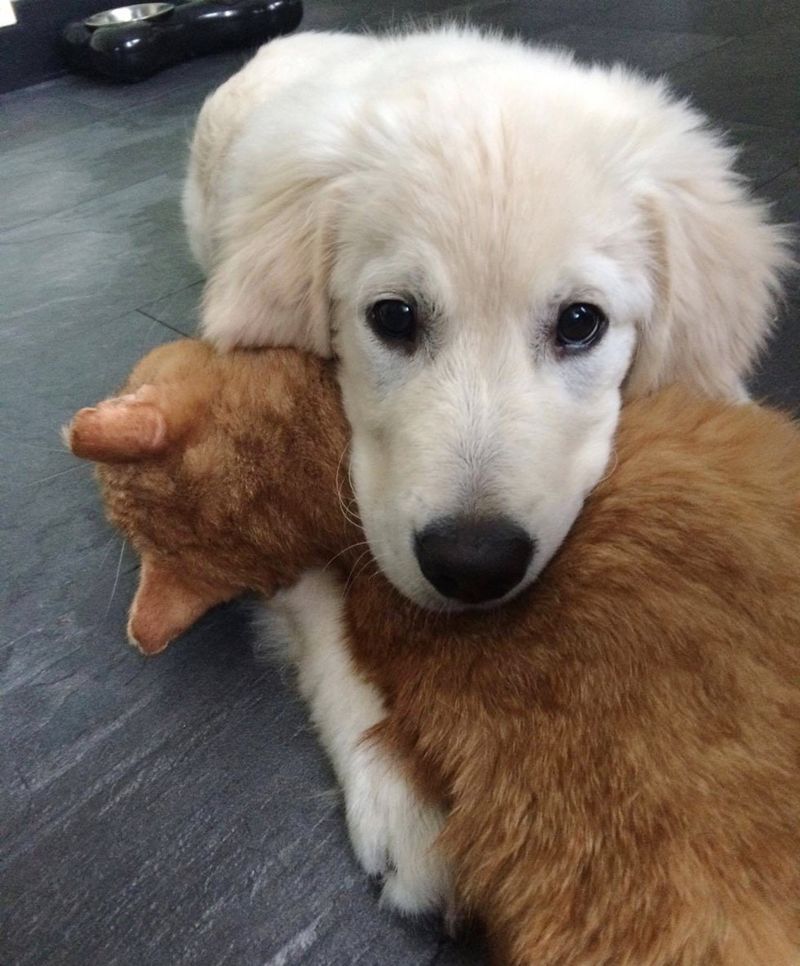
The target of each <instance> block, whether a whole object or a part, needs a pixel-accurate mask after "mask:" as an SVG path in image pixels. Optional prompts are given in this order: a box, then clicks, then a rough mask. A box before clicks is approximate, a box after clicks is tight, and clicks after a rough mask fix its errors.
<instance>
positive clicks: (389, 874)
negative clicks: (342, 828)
mask: <svg viewBox="0 0 800 966" xmlns="http://www.w3.org/2000/svg"><path fill="white" fill-rule="evenodd" d="M273 606H274V607H275V608H276V609H277V610H278V612H279V613H282V615H283V616H284V618H285V619H286V620H287V622H288V624H289V630H290V633H291V645H290V650H289V657H290V659H291V661H292V662H293V663H294V664H295V666H296V667H297V672H298V686H299V688H300V692H301V694H302V695H303V697H304V698H305V700H306V702H307V703H308V705H309V708H310V710H311V719H312V721H313V723H314V725H315V727H316V729H317V731H318V733H319V736H320V740H321V742H322V745H323V747H324V748H325V751H326V752H327V754H328V757H329V758H330V760H331V764H332V765H333V769H334V771H335V773H336V778H337V780H338V781H339V784H340V785H341V787H342V791H343V793H344V797H345V809H346V815H347V826H348V829H349V831H350V840H351V842H352V844H353V849H354V851H355V853H356V855H357V857H358V860H359V862H360V863H361V865H362V866H363V867H364V869H365V870H366V871H367V872H368V873H369V874H370V875H376V876H380V877H381V878H382V880H383V892H382V897H383V900H384V901H385V902H387V903H388V904H389V905H391V906H393V907H394V908H396V909H398V910H399V911H401V912H405V913H421V912H429V911H433V910H438V909H446V908H447V907H448V906H449V905H452V903H451V899H450V896H451V892H452V879H451V875H450V870H449V868H448V867H447V866H446V865H445V863H444V862H443V861H442V859H441V858H440V856H439V854H438V853H437V851H436V849H435V843H436V839H437V838H438V835H439V832H440V831H441V828H442V825H443V824H444V816H443V815H442V813H441V812H440V811H439V810H438V809H436V808H433V807H431V806H427V805H425V804H423V803H421V802H420V801H419V800H418V799H417V796H416V794H415V792H414V790H413V788H412V787H411V785H410V784H409V782H408V781H407V779H406V778H405V777H404V775H403V774H402V772H401V771H400V770H399V769H398V768H397V767H396V766H395V764H394V763H393V762H392V761H389V760H387V759H386V757H385V756H384V755H383V754H382V752H381V751H380V750H379V749H378V748H377V747H376V746H375V745H374V744H371V743H370V742H369V741H367V740H365V738H364V735H365V733H366V732H367V731H368V730H369V729H370V728H372V727H373V726H374V725H376V724H377V723H378V722H379V721H381V719H382V718H383V717H384V716H385V710H384V705H383V701H382V699H381V696H380V693H379V692H378V691H377V690H376V689H375V688H374V687H373V686H372V685H371V684H369V683H368V682H367V681H365V680H364V679H363V678H362V677H360V676H359V675H358V673H357V672H356V671H355V669H354V667H353V664H352V660H351V658H350V655H349V653H348V650H347V642H346V638H345V632H344V630H343V616H342V592H341V588H340V587H339V586H338V584H337V582H336V581H335V580H334V578H333V577H332V576H331V575H330V574H326V573H322V572H312V573H309V574H307V575H306V576H305V577H303V579H302V580H300V582H299V583H298V584H296V585H295V586H294V587H293V588H292V589H291V590H288V591H285V592H284V593H282V594H281V595H279V597H278V598H276V600H275V601H274V604H273Z"/></svg>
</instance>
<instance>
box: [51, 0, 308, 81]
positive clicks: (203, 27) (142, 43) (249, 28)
mask: <svg viewBox="0 0 800 966" xmlns="http://www.w3.org/2000/svg"><path fill="white" fill-rule="evenodd" d="M302 19H303V4H302V0H188V2H180V0H177V2H173V3H137V4H133V5H131V6H128V7H117V8H116V9H114V10H104V11H102V12H101V13H96V14H93V15H92V16H91V17H87V18H86V20H80V21H76V22H74V23H70V24H67V26H66V27H65V28H64V30H63V31H62V34H61V49H62V51H63V54H64V57H65V59H66V61H67V63H68V64H69V66H70V68H71V69H72V70H74V71H78V72H80V73H83V74H99V75H102V76H103V77H110V78H111V79H112V80H119V81H139V80H144V79H145V78H146V77H151V76H152V75H153V74H156V73H158V71H160V70H163V69H164V68H165V67H170V66H172V65H173V64H177V63H180V62H181V61H183V60H188V59H189V58H191V57H201V56H202V55H203V54H211V53H216V52H217V51H221V50H231V49H235V48H237V47H256V46H258V45H259V44H263V43H264V42H265V41H267V40H272V38H273V37H278V36H280V35H281V34H288V33H291V31H292V30H294V29H295V27H297V25H298V24H299V23H300V21H301V20H302Z"/></svg>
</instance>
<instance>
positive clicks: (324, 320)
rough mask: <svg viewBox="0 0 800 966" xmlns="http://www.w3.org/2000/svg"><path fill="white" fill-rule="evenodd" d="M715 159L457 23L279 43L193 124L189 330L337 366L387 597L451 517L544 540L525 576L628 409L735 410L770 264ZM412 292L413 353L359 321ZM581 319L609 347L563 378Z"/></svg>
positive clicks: (434, 601)
mask: <svg viewBox="0 0 800 966" xmlns="http://www.w3.org/2000/svg"><path fill="white" fill-rule="evenodd" d="M731 162H732V152H731V151H730V150H729V149H728V148H727V147H725V146H724V145H723V144H722V142H721V141H720V139H719V138H718V137H717V136H716V135H714V134H712V133H711V132H709V131H708V130H707V129H706V127H705V126H704V120H703V118H702V117H700V116H699V115H698V114H697V113H696V112H694V111H693V110H692V109H690V108H689V107H688V106H687V105H686V104H685V103H683V102H678V101H676V100H674V99H673V98H671V97H670V95H669V94H668V92H667V91H666V90H665V88H664V86H663V85H662V84H660V83H654V82H651V81H646V80H644V79H642V78H641V77H638V76H635V75H633V74H631V73H629V72H626V71H624V70H622V69H612V70H608V69H605V68H598V67H583V66H578V65H576V64H575V63H574V62H573V61H572V60H571V58H570V57H569V56H567V55H565V54H563V53H553V52H548V51H544V50H537V49H533V48H530V47H527V46H524V45H523V44H520V43H511V42H509V41H504V40H500V39H497V38H493V37H485V36H481V35H480V34H478V33H475V32H471V31H463V30H457V29H452V28H451V29H446V30H439V31H433V32H426V33H419V34H410V35H407V36H397V37H388V38H376V37H367V36H349V35H345V34H301V35H298V36H295V37H291V38H286V39H282V40H278V41H275V42H273V43H271V44H269V45H268V46H266V47H265V48H262V50H261V51H260V52H259V53H258V54H257V56H256V57H255V58H254V60H253V61H251V62H250V64H248V65H247V66H246V67H245V68H244V69H243V70H242V71H240V72H239V73H238V74H237V75H236V76H235V77H233V78H232V79H231V80H230V81H228V82H227V83H226V84H225V85H223V86H222V87H221V88H220V89H219V90H218V91H217V92H216V93H214V94H213V95H212V96H211V97H210V98H209V99H208V101H207V102H206V104H205V105H204V107H203V109H202V112H201V115H200V118H199V121H198V125H197V131H196V134H195V139H194V144H193V148H192V159H191V165H190V171H189V178H188V182H187V186H186V193H185V209H186V221H187V224H188V226H189V232H190V237H191V239H192V246H193V249H194V251H195V253H196V254H197V256H198V258H199V259H200V260H201V262H202V263H203V264H204V265H205V267H206V268H207V270H208V272H209V282H208V286H207V290H206V293H205V302H204V311H203V330H204V332H205V334H206V336H207V337H208V338H210V339H211V340H213V341H214V342H216V343H217V344H218V345H221V346H229V345H234V344H248V345H260V344H291V345H299V346H305V347H308V348H310V349H313V350H315V351H317V352H320V353H323V354H327V353H330V352H331V351H335V352H336V353H337V354H338V355H339V356H340V357H341V384H342V388H343V390H344V396H345V406H346V409H347V413H348V417H349V419H350V422H351V424H352V427H353V440H354V446H353V458H352V473H353V481H354V485H355V489H356V495H357V498H358V504H359V507H360V510H361V513H362V518H363V520H364V524H365V529H366V533H367V537H368V540H369V542H370V545H371V547H372V550H373V552H374V553H375V555H376V557H377V559H378V561H379V563H380V565H381V566H382V568H383V569H384V571H385V572H386V574H387V575H388V576H389V577H390V578H391V579H392V580H393V581H394V583H395V584H396V585H397V586H398V587H399V588H400V589H401V590H402V591H404V592H405V593H406V594H408V595H409V596H411V597H413V598H414V599H416V600H417V601H418V602H419V603H421V604H423V605H429V606H438V605H441V604H442V600H441V598H440V597H439V596H438V594H437V593H436V592H435V591H434V590H433V588H432V587H431V586H430V585H429V584H428V583H427V581H425V579H424V578H423V577H422V575H421V573H420V571H419V568H418V566H417V562H416V560H415V557H414V554H413V550H412V547H413V534H414V532H415V531H417V530H419V529H420V528H422V527H424V526H425V524H426V523H429V522H431V521H432V520H433V519H435V518H437V517H439V516H442V515H445V514H456V513H460V512H465V511H466V512H472V513H476V512H477V513H478V514H481V513H495V512H500V513H504V514H505V515H506V516H509V517H511V518H512V519H514V520H515V521H516V522H517V523H518V524H520V525H522V526H523V527H525V528H526V529H527V530H528V531H529V532H530V534H531V535H532V536H534V537H535V538H536V540H537V541H538V552H537V553H536V555H535V556H534V558H533V561H532V563H531V566H530V568H529V572H528V574H527V580H528V581H530V580H532V579H533V578H534V577H535V576H536V574H537V573H538V572H539V570H541V568H542V566H543V565H544V564H545V563H546V561H547V559H548V558H549V557H550V555H551V554H552V552H553V551H554V550H555V548H556V547H557V546H558V544H559V543H560V542H561V540H562V539H563V537H564V535H565V534H566V532H567V530H568V529H569V527H570V526H571V524H572V522H573V520H574V517H575V515H576V513H577V512H578V509H579V507H580V505H581V502H582V500H583V497H584V496H585V494H586V492H587V490H588V489H590V488H591V487H592V486H593V485H594V484H595V483H596V482H597V479H598V478H599V476H600V475H601V474H602V472H603V468H604V466H605V464H606V461H607V459H608V454H609V451H610V446H611V440H612V437H613V432H614V427H615V425H616V418H617V412H618V409H619V404H620V397H621V391H623V390H626V391H627V392H629V393H632V394H641V393H646V392H649V391H651V390H653V389H655V388H657V387H658V386H660V385H662V384H664V383H668V382H671V381H675V380H682V381H685V382H688V383H691V384H692V385H694V386H696V387H697V388H698V389H700V390H702V391H704V392H707V393H711V394H716V395H723V396H729V397H735V396H738V395H741V393H742V392H743V388H742V381H741V380H742V378H743V376H745V375H746V373H747V371H748V368H749V366H750V365H751V363H752V361H753V359H754V357H755V355H756V353H757V352H758V349H759V347H760V346H761V344H762V342H763V340H764V338H765V335H766V334H767V332H768V329H769V323H770V319H771V316H772V303H773V297H774V295H775V292H776V288H777V273H778V270H779V269H780V267H781V264H782V262H783V261H784V259H785V252H784V248H783V244H782V239H781V235H780V233H779V232H778V231H777V230H776V229H775V228H774V227H771V226H769V225H768V224H767V223H766V220H765V213H764V210H763V208H762V207H761V206H760V205H758V204H756V203H755V202H753V201H751V200H749V199H748V197H747V194H746V192H745V190H744V189H743V187H742V186H741V184H740V182H739V180H738V179H737V177H736V176H735V175H734V174H733V173H732V168H731ZM407 294H411V295H413V296H415V297H416V298H417V299H418V301H420V302H421V303H423V304H430V305H432V306H435V315H434V317H433V318H432V319H431V320H430V322H429V324H428V339H427V344H426V348H425V349H424V350H420V351H418V352H417V353H416V354H415V355H413V356H406V355H404V354H403V353H402V352H398V351H396V350H395V351H393V350H391V349H387V347H386V346H384V345H383V344H381V343H380V342H379V341H378V340H377V339H376V338H375V337H374V336H373V335H372V334H371V332H370V330H369V329H368V327H367V325H366V323H365V312H366V309H367V306H368V305H369V303H370V302H372V301H374V300H375V299H377V298H379V297H386V296H389V295H407ZM576 300H587V301H592V302H595V303H597V304H599V305H600V306H601V307H602V308H603V309H604V310H605V311H606V312H607V314H608V315H609V317H610V319H611V326H610V330H609V332H608V334H607V336H606V337H605V339H604V340H603V342H602V343H600V345H599V346H598V347H597V348H596V349H595V350H593V351H592V352H590V353H587V354H585V355H584V356H582V357H580V358H571V359H561V358H559V357H558V356H557V354H556V353H555V352H554V351H553V328H554V324H555V316H556V315H557V311H558V307H559V306H560V305H563V304H565V303H568V302H570V301H576Z"/></svg>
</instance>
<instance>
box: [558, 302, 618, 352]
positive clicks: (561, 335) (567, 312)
mask: <svg viewBox="0 0 800 966" xmlns="http://www.w3.org/2000/svg"><path fill="white" fill-rule="evenodd" d="M607 328H608V319H607V318H606V315H605V313H604V312H603V310H602V309H599V308H598V307H597V306H596V305H591V304H590V303H589V302H573V303H572V305H568V306H567V307H566V308H564V309H562V310H561V312H560V313H559V316H558V324H557V325H556V342H557V343H558V345H560V346H562V347H563V348H564V349H572V350H575V349H588V348H589V346H592V345H594V344H595V342H597V341H599V339H601V338H602V337H603V335H604V333H605V331H606V329H607Z"/></svg>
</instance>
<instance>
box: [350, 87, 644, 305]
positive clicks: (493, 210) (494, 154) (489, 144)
mask: <svg viewBox="0 0 800 966" xmlns="http://www.w3.org/2000/svg"><path fill="white" fill-rule="evenodd" d="M545 114H546V112H543V111H542V110H540V109H539V110H535V111H534V110H527V111H524V112H523V113H522V114H521V115H518V116H512V114H511V112H510V111H509V109H508V106H507V105H505V104H504V103H502V101H497V102H494V103H492V104H489V105H484V106H483V107H481V109H480V110H466V111H465V112H464V113H463V114H462V115H461V116H458V111H457V110H456V111H453V110H451V111H450V112H449V113H445V112H443V110H442V108H441V105H437V104H436V103H435V102H434V103H432V102H431V99H430V98H428V99H426V100H425V101H424V102H422V105H421V110H420V112H419V113H418V114H417V116H416V120H415V123H414V124H413V125H410V126H409V129H408V131H407V134H406V135H405V136H404V137H403V138H402V139H401V141H400V143H398V144H397V146H396V148H395V150H392V151H388V152H385V151H384V152H383V153H382V155H381V159H380V162H379V164H377V165H376V166H375V168H373V169H372V170H367V171H365V172H364V175H363V178H361V179H358V180H359V186H358V187H359V190H358V198H359V201H358V205H356V204H355V203H353V205H352V212H351V216H352V217H354V218H355V220H356V222H357V223H358V224H359V229H360V231H361V233H362V246H363V249H364V250H365V251H367V252H369V255H370V257H375V258H377V259H381V258H385V260H386V261H387V262H388V263H390V264H391V267H392V268H393V269H394V270H396V271H398V272H404V273H406V274H409V275H410V274H412V273H417V274H419V273H420V272H422V273H424V274H425V275H427V276H429V277H432V280H433V281H436V280H437V276H438V281H439V284H440V285H444V284H445V280H444V276H445V275H446V276H447V280H448V282H449V285H451V286H452V287H453V288H454V289H455V291H456V292H458V293H460V295H461V297H464V296H465V295H466V294H467V293H472V294H473V295H477V294H478V293H483V294H484V296H485V295H488V294H489V293H500V292H502V294H503V303H504V304H505V305H506V306H509V305H510V303H513V302H519V304H520V306H522V305H523V304H525V303H528V304H529V303H530V300H531V298H532V297H534V298H535V297H536V295H537V294H539V293H538V292H537V290H541V292H545V291H552V289H553V288H555V287H557V286H558V285H559V284H563V283H565V276H566V283H567V284H568V283H569V276H570V275H571V274H580V265H581V264H582V263H584V262H585V261H586V260H587V258H591V256H592V255H594V254H595V253H611V252H613V251H614V250H615V249H617V248H619V247H620V244H621V240H622V238H623V237H624V236H625V235H626V232H629V229H630V225H631V220H632V202H631V198H630V193H629V191H628V190H627V185H626V183H625V172H624V171H623V170H618V169H617V168H615V166H614V164H613V161H609V160H608V159H602V160H601V159H599V158H598V154H599V149H598V148H597V147H596V146H595V145H594V144H593V138H592V133H591V129H589V130H587V129H585V128H584V129H583V130H582V129H581V127H580V125H579V124H577V123H575V122H569V123H568V122H564V121H563V120H562V121H561V123H560V124H559V125H557V129H556V130H552V129H551V128H550V127H549V126H548V124H547V123H546V116H545ZM626 240H627V241H630V235H629V234H628V236H627V239H626ZM532 289H533V291H532Z"/></svg>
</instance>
